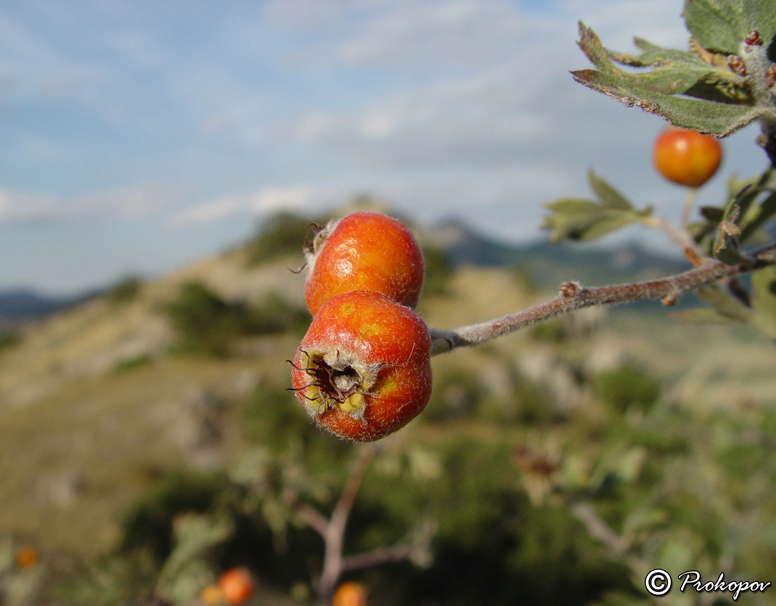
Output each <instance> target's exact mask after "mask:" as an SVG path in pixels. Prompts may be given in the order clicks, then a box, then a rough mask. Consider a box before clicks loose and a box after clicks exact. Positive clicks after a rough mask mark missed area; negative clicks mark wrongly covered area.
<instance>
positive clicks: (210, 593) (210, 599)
mask: <svg viewBox="0 0 776 606" xmlns="http://www.w3.org/2000/svg"><path fill="white" fill-rule="evenodd" d="M199 599H200V600H201V601H203V602H204V603H205V604H209V605H210V606H218V604H223V602H224V593H223V592H222V591H221V588H220V587H219V586H218V585H208V586H207V587H205V588H204V589H203V590H202V591H201V592H200V593H199Z"/></svg>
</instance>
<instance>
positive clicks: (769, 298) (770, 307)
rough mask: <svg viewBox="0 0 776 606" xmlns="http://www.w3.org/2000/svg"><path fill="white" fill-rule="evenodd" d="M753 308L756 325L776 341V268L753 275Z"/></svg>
mask: <svg viewBox="0 0 776 606" xmlns="http://www.w3.org/2000/svg"><path fill="white" fill-rule="evenodd" d="M752 307H754V309H755V311H756V313H757V317H756V319H755V323H756V324H757V326H758V327H759V328H760V329H761V330H762V331H763V332H765V333H766V334H768V335H769V336H770V337H772V338H774V339H776V267H774V266H773V265H771V266H770V267H766V268H764V269H760V270H758V271H756V272H754V273H753V274H752Z"/></svg>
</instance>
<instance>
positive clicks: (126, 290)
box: [107, 276, 143, 304]
mask: <svg viewBox="0 0 776 606" xmlns="http://www.w3.org/2000/svg"><path fill="white" fill-rule="evenodd" d="M142 284H143V282H142V280H141V279H140V278H139V277H137V276H127V277H125V278H122V279H121V280H119V281H118V282H116V283H115V284H114V285H113V286H111V287H110V288H109V289H108V292H107V296H108V301H110V302H111V303H113V304H119V303H129V302H131V301H134V300H135V299H136V298H137V295H138V294H139V293H140V287H141V286H142Z"/></svg>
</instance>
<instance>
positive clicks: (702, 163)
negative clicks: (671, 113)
mask: <svg viewBox="0 0 776 606" xmlns="http://www.w3.org/2000/svg"><path fill="white" fill-rule="evenodd" d="M652 158H653V160H654V164H655V168H656V169H657V171H658V172H659V173H660V174H661V175H663V176H664V177H665V178H666V179H668V180H670V181H673V182H674V183H678V184H679V185H685V186H687V187H700V186H701V185H703V184H704V183H706V181H708V180H709V179H711V177H713V176H714V173H716V172H717V169H718V168H719V165H720V163H721V162H722V146H721V145H720V143H719V141H718V140H717V139H716V138H715V137H712V136H711V135H703V134H701V133H699V132H698V131H696V130H692V129H687V128H674V127H669V128H667V129H665V130H664V131H663V132H661V133H660V134H659V135H658V136H657V138H656V139H655V145H654V148H653V153H652Z"/></svg>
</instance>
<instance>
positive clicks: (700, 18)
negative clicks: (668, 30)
mask: <svg viewBox="0 0 776 606" xmlns="http://www.w3.org/2000/svg"><path fill="white" fill-rule="evenodd" d="M683 16H684V20H685V23H686V24H687V29H688V30H689V31H690V33H691V34H692V36H693V38H695V39H696V40H697V41H698V43H699V44H700V45H701V46H703V47H704V48H707V49H710V50H713V51H715V52H718V53H724V54H726V55H730V54H734V53H737V52H738V51H739V46H740V44H741V42H742V41H743V40H744V38H746V35H747V34H748V33H749V32H751V31H752V30H755V29H756V30H757V31H759V32H760V36H761V37H762V39H763V40H765V41H766V43H767V42H769V41H770V40H771V39H772V38H773V36H774V34H775V33H776V0H691V1H690V0H688V1H686V2H685V3H684V13H683Z"/></svg>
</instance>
